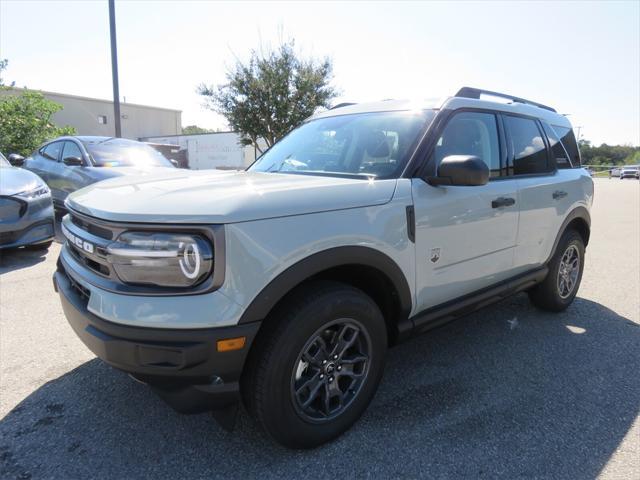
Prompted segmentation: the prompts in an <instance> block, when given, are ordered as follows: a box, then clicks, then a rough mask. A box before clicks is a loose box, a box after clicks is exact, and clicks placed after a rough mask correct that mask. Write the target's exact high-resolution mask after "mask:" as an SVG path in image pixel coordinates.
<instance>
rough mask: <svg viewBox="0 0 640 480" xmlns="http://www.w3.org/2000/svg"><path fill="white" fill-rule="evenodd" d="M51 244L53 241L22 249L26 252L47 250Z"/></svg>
mask: <svg viewBox="0 0 640 480" xmlns="http://www.w3.org/2000/svg"><path fill="white" fill-rule="evenodd" d="M52 243H53V240H49V241H48V242H43V243H36V244H34V245H27V246H26V247H24V248H26V249H27V250H48V249H49V247H50V246H51V244H52Z"/></svg>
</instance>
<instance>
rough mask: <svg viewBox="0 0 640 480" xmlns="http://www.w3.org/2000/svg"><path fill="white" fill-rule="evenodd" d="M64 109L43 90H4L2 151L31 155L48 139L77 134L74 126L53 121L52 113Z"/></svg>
mask: <svg viewBox="0 0 640 480" xmlns="http://www.w3.org/2000/svg"><path fill="white" fill-rule="evenodd" d="M0 89H4V90H8V88H7V87H0ZM60 109H62V105H60V104H58V103H55V102H52V101H51V100H48V99H46V98H45V97H44V95H42V94H41V93H39V92H31V91H25V92H23V93H21V94H18V95H14V94H2V93H0V151H1V152H3V153H4V154H6V155H8V154H10V153H19V154H20V155H29V154H30V153H31V152H32V151H33V150H35V149H36V148H38V146H39V145H40V144H41V143H43V142H44V141H46V140H49V139H51V138H55V137H59V136H61V135H73V134H75V129H74V128H73V127H69V126H66V127H56V126H55V125H54V124H53V123H51V116H52V115H53V114H54V113H56V112H57V111H58V110H60Z"/></svg>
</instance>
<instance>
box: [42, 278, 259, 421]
mask: <svg viewBox="0 0 640 480" xmlns="http://www.w3.org/2000/svg"><path fill="white" fill-rule="evenodd" d="M53 283H54V287H55V289H56V291H57V292H58V293H59V295H60V300H61V302H62V308H63V310H64V313H65V316H66V317H67V321H68V322H69V324H70V325H71V327H72V328H73V330H74V331H75V333H76V334H77V335H78V337H80V339H81V340H82V341H83V342H84V344H85V345H86V346H87V347H88V348H89V349H90V350H91V351H92V352H93V353H94V354H96V355H97V356H98V357H99V358H100V359H102V360H104V361H105V362H106V363H108V364H110V365H112V366H114V367H116V368H118V369H120V370H123V371H125V372H128V373H130V374H131V375H132V376H134V377H135V378H136V379H138V380H140V381H142V382H144V383H147V384H149V385H151V386H152V388H153V389H154V390H155V391H156V392H157V393H158V394H159V395H160V396H161V397H162V398H163V399H164V400H165V401H167V403H169V404H170V405H171V406H172V407H174V408H175V409H176V410H178V411H180V412H185V413H193V412H201V411H205V410H210V409H214V408H221V407H224V406H228V405H229V404H231V403H233V402H235V401H236V400H237V398H238V393H239V388H238V382H239V380H240V376H241V374H242V369H243V367H244V363H245V360H246V357H247V353H248V351H249V348H250V346H251V343H252V341H253V339H254V337H255V335H256V333H257V331H258V328H259V327H260V323H259V322H255V323H249V324H242V325H237V326H232V327H220V328H208V329H161V328H143V327H130V326H126V325H120V324H116V323H113V322H109V321H106V320H103V319H101V318H99V317H98V316H96V315H94V314H92V313H91V312H89V310H88V309H87V301H88V299H87V298H86V296H84V295H82V292H81V291H79V290H78V288H77V287H76V286H74V283H73V282H72V281H71V279H70V278H69V277H68V276H67V275H66V273H65V272H63V271H57V272H56V273H55V274H54V278H53ZM214 314H215V312H212V315H214ZM240 336H244V337H246V342H245V346H244V348H242V349H241V350H235V351H229V352H218V351H217V349H216V344H217V341H218V340H223V339H227V338H234V337H240Z"/></svg>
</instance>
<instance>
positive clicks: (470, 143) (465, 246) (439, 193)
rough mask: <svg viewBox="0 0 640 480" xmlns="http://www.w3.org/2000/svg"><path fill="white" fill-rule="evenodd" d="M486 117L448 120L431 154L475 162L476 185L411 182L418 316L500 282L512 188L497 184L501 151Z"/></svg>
mask: <svg viewBox="0 0 640 480" xmlns="http://www.w3.org/2000/svg"><path fill="white" fill-rule="evenodd" d="M500 131H501V127H500V124H499V119H498V118H497V116H496V115H494V114H493V113H486V112H479V111H463V112H459V113H456V114H454V115H453V116H452V117H451V118H450V120H449V122H448V123H447V125H446V126H445V128H444V129H443V131H442V133H441V135H440V138H439V139H438V142H437V144H436V146H435V149H434V151H433V152H432V154H431V158H430V161H433V162H435V165H439V164H440V162H441V161H442V159H443V158H444V157H446V156H448V155H476V156H478V157H480V158H482V159H483V160H484V161H485V163H487V165H488V166H489V169H490V171H491V179H490V181H489V183H487V184H486V185H482V186H473V187H458V186H431V185H429V184H428V183H426V182H425V181H424V180H422V179H419V178H414V179H413V180H412V195H413V202H414V209H415V221H416V262H417V265H416V292H417V299H416V300H417V302H416V303H417V305H416V307H417V310H418V311H420V310H424V309H427V308H430V307H433V306H436V305H439V304H442V303H444V302H447V301H449V300H452V299H454V298H458V297H461V296H463V295H466V294H469V293H472V292H474V291H477V290H480V289H482V288H484V287H488V286H490V285H492V284H495V283H498V282H500V281H502V280H505V279H506V278H508V277H509V276H510V275H511V274H512V271H513V266H514V264H513V252H514V249H515V246H516V237H517V231H518V216H519V210H518V204H517V202H516V199H517V193H518V192H517V184H516V181H515V180H509V179H507V178H503V175H504V173H505V169H504V165H505V159H506V151H505V148H504V141H501V135H500Z"/></svg>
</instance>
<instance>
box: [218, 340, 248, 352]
mask: <svg viewBox="0 0 640 480" xmlns="http://www.w3.org/2000/svg"><path fill="white" fill-rule="evenodd" d="M246 340H247V338H246V337H236V338H227V339H225V340H218V343H217V347H218V351H219V352H230V351H232V350H240V349H241V348H242V347H244V343H245V341H246Z"/></svg>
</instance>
